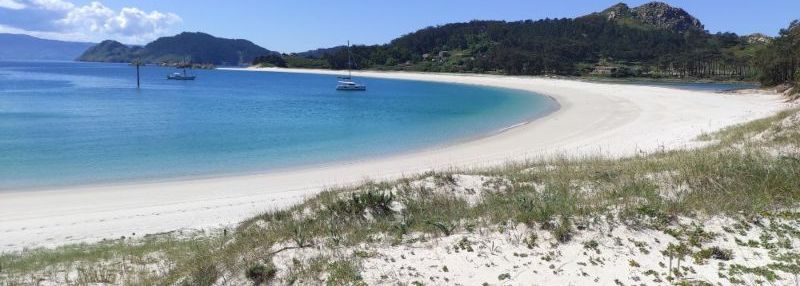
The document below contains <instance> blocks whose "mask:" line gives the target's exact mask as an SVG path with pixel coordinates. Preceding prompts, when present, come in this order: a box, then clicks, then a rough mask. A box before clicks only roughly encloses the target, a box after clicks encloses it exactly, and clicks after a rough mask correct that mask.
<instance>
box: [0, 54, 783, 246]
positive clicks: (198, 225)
mask: <svg viewBox="0 0 800 286" xmlns="http://www.w3.org/2000/svg"><path fill="white" fill-rule="evenodd" d="M226 70H243V71H258V72H260V71H267V72H295V73H319V74H332V75H333V74H338V73H339V72H337V71H330V70H291V69H258V70H255V69H251V68H248V69H226ZM353 75H354V76H357V77H377V78H391V79H409V80H424V81H434V82H447V83H463V84H476V85H483V86H493V87H501V88H512V89H520V90H526V91H530V92H534V93H537V94H540V95H543V96H548V97H550V98H552V99H553V100H555V101H556V102H557V103H558V105H559V106H560V108H559V109H557V110H555V111H553V112H551V113H549V114H547V115H545V116H543V117H539V118H537V119H535V120H532V121H530V122H528V123H526V124H522V125H519V124H518V126H516V127H513V128H510V129H506V130H502V131H499V132H496V133H492V134H490V135H488V136H485V137H481V138H477V139H474V140H469V141H467V142H463V143H456V144H453V145H447V146H440V147H435V148H431V149H430V150H428V149H426V150H419V151H413V152H410V153H408V154H400V155H390V156H388V157H382V158H379V159H366V160H359V161H354V162H335V163H331V164H328V165H325V166H315V167H311V168H302V169H300V170H288V171H278V172H268V173H263V174H254V175H241V176H224V177H215V178H201V179H190V180H180V181H167V182H145V183H131V184H111V185H103V186H81V187H67V188H57V189H52V190H41V191H35V192H30V191H19V192H17V191H4V192H0V225H1V226H0V233H2V234H3V235H2V236H0V252H6V251H15V250H19V249H22V248H25V247H39V246H43V247H53V246H58V245H63V244H68V243H77V242H92V241H98V240H101V239H104V238H119V237H120V236H133V237H141V236H142V235H145V234H149V233H158V232H165V231H173V230H181V229H188V230H191V229H208V228H217V227H224V226H231V225H234V224H236V223H238V222H240V221H242V220H244V219H246V218H248V217H250V216H253V215H256V214H259V213H262V212H264V211H268V210H271V209H276V208H281V207H285V206H288V205H291V204H294V203H297V202H300V201H302V200H303V199H304V198H305V197H308V196H312V195H314V194H316V193H318V192H319V191H321V190H324V189H325V188H326V187H330V186H337V185H350V184H355V183H358V182H362V181H364V180H367V179H374V180H383V179H396V178H399V177H402V176H404V175H411V174H416V173H421V172H424V171H427V170H442V169H452V168H461V169H469V168H480V167H489V166H495V165H500V164H505V163H509V162H514V161H522V160H530V159H536V158H541V157H547V156H554V155H567V156H571V157H580V156H587V155H601V156H614V157H617V156H630V155H636V154H640V153H641V152H653V151H660V150H670V149H678V148H691V147H696V146H699V145H701V144H700V143H698V142H696V141H694V139H695V138H696V137H697V136H699V135H701V134H702V133H704V132H712V131H715V130H718V129H721V128H723V127H726V126H730V125H733V124H738V123H743V122H746V121H750V120H754V119H758V118H763V117H766V116H769V115H772V114H774V113H776V112H777V111H779V110H782V109H783V108H786V107H787V106H788V105H787V104H785V103H782V99H781V97H780V96H779V95H764V94H718V93H711V92H699V91H686V90H679V89H673V88H667V87H653V86H634V85H624V84H613V83H591V82H580V81H576V80H564V79H546V78H533V77H515V76H495V75H472V74H465V75H462V74H439V73H407V72H373V71H369V72H354V73H353ZM133 233H135V235H132V234H133Z"/></svg>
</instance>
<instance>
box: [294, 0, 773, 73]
mask: <svg viewBox="0 0 800 286" xmlns="http://www.w3.org/2000/svg"><path fill="white" fill-rule="evenodd" d="M764 46H765V43H764V42H763V41H756V40H753V39H752V38H751V37H748V36H738V35H736V34H732V33H719V34H709V33H708V32H706V31H704V30H703V26H702V24H700V22H699V21H698V20H697V19H695V18H694V17H692V16H691V15H689V14H688V13H686V11H684V10H682V9H680V8H674V7H670V6H668V5H666V4H663V3H657V2H654V3H648V4H645V5H642V6H639V7H635V8H628V7H627V6H626V5H624V4H618V5H615V6H613V7H611V8H609V9H607V10H605V11H602V12H600V13H593V14H590V15H587V16H583V17H578V18H575V19H544V20H535V21H533V20H526V21H517V22H505V21H472V22H468V23H455V24H447V25H442V26H436V27H428V28H425V29H422V30H419V31H416V32H414V33H410V34H407V35H404V36H402V37H400V38H397V39H395V40H393V41H391V42H390V43H388V44H385V45H373V46H355V47H353V48H352V53H353V57H354V61H355V67H356V68H361V69H379V70H380V69H390V70H413V71H431V72H475V73H502V74H524V75H542V74H556V75H600V76H613V77H629V76H641V77H656V78H659V77H681V78H687V77H692V78H714V79H734V80H754V79H755V77H756V74H757V71H756V69H755V68H754V65H753V64H754V55H755V53H756V52H757V51H758V50H760V49H762V48H763V47H764ZM285 57H287V58H288V57H292V58H297V57H301V58H306V59H308V60H309V61H310V62H312V63H315V65H316V66H317V67H319V66H320V65H321V64H320V62H327V66H329V67H330V68H333V69H344V68H346V67H347V59H348V57H347V51H346V50H344V49H341V48H339V47H336V48H330V49H320V50H315V51H309V52H306V53H300V54H293V55H285ZM287 61H288V60H287ZM297 63H298V65H289V67H304V66H302V63H300V62H297Z"/></svg>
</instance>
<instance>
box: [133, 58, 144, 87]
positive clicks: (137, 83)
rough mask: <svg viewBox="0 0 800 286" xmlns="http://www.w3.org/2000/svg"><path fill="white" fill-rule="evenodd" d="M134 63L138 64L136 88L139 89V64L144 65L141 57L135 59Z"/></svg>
mask: <svg viewBox="0 0 800 286" xmlns="http://www.w3.org/2000/svg"><path fill="white" fill-rule="evenodd" d="M133 64H134V65H136V88H137V89H138V88H139V86H140V85H141V84H140V81H139V66H140V65H142V62H141V61H140V60H139V59H136V60H134V61H133Z"/></svg>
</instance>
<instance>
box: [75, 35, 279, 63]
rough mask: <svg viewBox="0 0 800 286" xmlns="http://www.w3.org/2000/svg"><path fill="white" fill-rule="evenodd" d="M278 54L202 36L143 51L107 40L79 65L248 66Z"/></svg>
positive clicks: (151, 45) (181, 38) (159, 43)
mask: <svg viewBox="0 0 800 286" xmlns="http://www.w3.org/2000/svg"><path fill="white" fill-rule="evenodd" d="M268 54H277V53H275V52H272V51H269V50H267V49H265V48H262V47H260V46H258V45H256V44H253V43H252V42H250V41H248V40H241V39H225V38H217V37H214V36H212V35H209V34H205V33H200V32H197V33H189V32H183V33H180V34H178V35H175V36H172V37H161V38H158V39H157V40H155V41H153V42H151V43H149V44H147V45H145V46H144V47H128V46H126V45H123V44H121V43H119V42H116V41H111V40H106V41H103V42H102V43H100V44H98V45H96V46H94V47H92V48H90V49H88V50H87V51H86V52H84V54H83V55H81V57H79V58H78V60H79V61H100V62H130V61H132V60H141V61H143V62H146V63H167V64H174V63H184V62H188V63H193V64H212V65H242V64H249V63H250V62H252V61H253V60H254V59H255V58H256V57H259V56H263V55H268Z"/></svg>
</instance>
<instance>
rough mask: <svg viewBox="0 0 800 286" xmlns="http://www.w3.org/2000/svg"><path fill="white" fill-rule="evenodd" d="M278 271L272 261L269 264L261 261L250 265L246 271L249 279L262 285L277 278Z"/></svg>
mask: <svg viewBox="0 0 800 286" xmlns="http://www.w3.org/2000/svg"><path fill="white" fill-rule="evenodd" d="M277 273H278V270H277V269H275V265H273V264H272V263H270V264H268V265H264V264H261V263H259V264H255V265H253V266H250V268H248V269H247V273H245V275H247V279H250V281H253V284H255V285H261V284H265V283H267V282H268V281H270V280H272V279H273V278H275V274H277Z"/></svg>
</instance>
